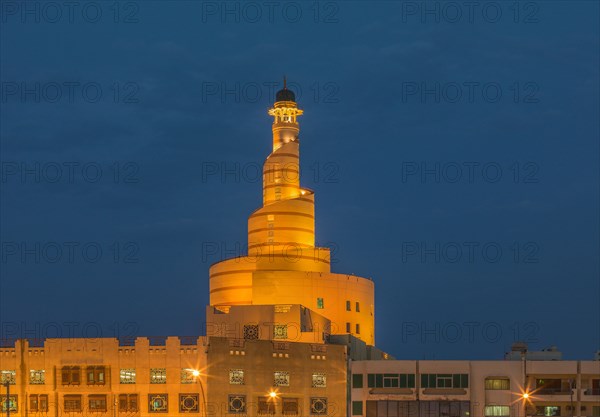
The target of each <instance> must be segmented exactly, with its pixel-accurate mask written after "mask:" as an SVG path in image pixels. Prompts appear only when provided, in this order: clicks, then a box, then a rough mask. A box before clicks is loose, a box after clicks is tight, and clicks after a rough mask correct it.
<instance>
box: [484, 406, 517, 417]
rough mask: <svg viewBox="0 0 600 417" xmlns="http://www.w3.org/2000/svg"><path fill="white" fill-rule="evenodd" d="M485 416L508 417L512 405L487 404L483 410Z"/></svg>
mask: <svg viewBox="0 0 600 417" xmlns="http://www.w3.org/2000/svg"><path fill="white" fill-rule="evenodd" d="M483 415H484V416H485V417H508V416H510V407H509V406H508V405H486V406H485V409H484V411H483Z"/></svg>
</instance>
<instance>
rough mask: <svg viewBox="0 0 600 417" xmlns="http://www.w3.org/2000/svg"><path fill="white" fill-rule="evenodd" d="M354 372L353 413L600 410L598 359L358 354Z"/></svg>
mask: <svg viewBox="0 0 600 417" xmlns="http://www.w3.org/2000/svg"><path fill="white" fill-rule="evenodd" d="M351 374H352V376H351V390H350V391H351V394H350V397H351V398H350V402H351V404H350V407H349V408H350V415H351V416H363V417H469V416H472V417H481V416H483V417H518V416H545V417H558V416H564V417H567V416H569V417H571V416H596V417H597V416H600V361H561V360H527V359H525V358H523V360H498V361H397V360H388V361H354V362H352V364H351Z"/></svg>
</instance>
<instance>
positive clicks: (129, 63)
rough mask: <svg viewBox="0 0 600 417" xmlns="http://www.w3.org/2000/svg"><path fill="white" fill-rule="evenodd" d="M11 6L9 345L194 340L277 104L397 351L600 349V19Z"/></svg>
mask: <svg viewBox="0 0 600 417" xmlns="http://www.w3.org/2000/svg"><path fill="white" fill-rule="evenodd" d="M67 3H68V2H60V1H59V2H50V3H48V2H44V1H41V2H38V1H30V2H28V4H27V5H25V4H24V3H23V2H20V1H19V2H16V1H5V0H2V2H1V3H0V5H1V9H0V13H1V14H0V19H1V20H0V24H1V29H0V30H1V32H0V34H1V43H0V45H1V55H0V70H1V74H0V78H1V82H2V84H1V86H2V90H1V97H0V99H1V100H0V105H1V106H2V109H1V118H0V122H1V126H0V133H1V158H0V159H1V161H2V171H1V174H2V182H1V187H2V191H1V201H0V205H1V241H2V259H1V262H0V269H1V283H0V289H1V294H0V322H1V324H2V327H1V331H2V336H1V337H3V338H10V337H15V336H21V337H52V336H56V335H62V336H68V335H69V334H73V335H75V336H82V335H83V336H95V335H99V334H101V335H102V336H107V337H109V336H114V335H116V334H119V335H197V334H200V333H201V332H202V322H203V319H204V315H205V313H204V308H205V305H206V304H207V303H208V282H207V281H208V267H209V265H210V264H211V263H213V262H215V261H217V260H219V259H221V258H222V257H224V256H229V255H228V254H230V253H236V252H239V250H238V249H239V248H240V246H242V245H243V244H244V243H245V241H246V220H247V216H248V215H249V214H250V213H251V212H252V211H253V210H254V209H256V208H257V207H259V206H260V204H261V180H260V178H257V177H256V169H257V167H259V166H260V165H261V164H262V162H263V160H264V158H265V157H266V156H267V155H268V154H269V152H270V146H271V131H270V125H271V120H270V117H269V116H268V115H267V114H266V110H267V108H268V107H269V106H270V104H271V102H272V95H273V89H278V88H280V87H281V78H282V75H283V74H287V76H288V80H289V81H290V83H291V88H292V89H295V90H296V91H297V96H298V100H297V101H298V103H299V105H300V107H301V108H303V109H304V110H305V115H304V116H303V117H302V118H301V144H302V145H301V164H302V175H303V177H302V182H303V184H304V185H305V186H307V187H309V188H312V189H314V190H315V191H316V201H317V206H316V215H317V218H316V227H317V240H318V242H319V244H321V245H326V246H331V247H333V248H334V260H335V263H334V265H333V270H334V272H341V273H349V274H351V273H353V274H356V275H361V276H366V277H372V279H373V280H374V281H375V284H376V325H377V330H376V339H377V345H378V346H379V347H381V348H382V349H384V350H386V351H388V352H390V353H392V354H393V355H395V356H396V357H398V358H413V359H423V358H430V359H431V358H436V359H463V358H472V359H483V358H489V359H495V358H501V357H502V355H503V353H504V352H505V351H506V350H507V349H508V348H509V346H510V344H511V343H512V342H513V341H514V340H517V339H524V340H526V341H528V342H529V343H530V345H531V346H532V347H533V348H544V347H548V346H550V345H557V346H558V347H559V349H561V350H562V351H563V352H564V354H565V357H566V358H581V359H591V358H592V355H593V353H594V352H595V351H596V350H597V349H599V348H600V342H599V338H600V335H599V328H600V310H599V299H600V284H599V273H600V271H599V253H600V250H599V238H598V237H599V198H598V197H599V146H598V143H599V142H598V139H599V121H598V114H599V100H598V98H599V94H598V93H599V85H598V80H599V77H598V69H599V52H598V51H599V45H598V43H599V42H598V40H599V23H598V22H599V21H600V19H599V5H598V2H595V1H570V2H567V1H533V2H518V3H513V2H508V1H481V2H436V1H430V2H427V3H426V4H425V3H424V2H420V1H418V2H411V1H339V2H338V1H331V2H327V1H322V2H320V3H314V2H312V1H299V2H293V1H290V2H287V1H283V2H280V1H274V2H236V1H230V2H211V1H207V2H204V1H166V0H165V1H132V2H126V1H121V2H116V3H114V2H112V1H111V2H109V1H83V2H75V3H74V5H72V6H69V5H68V4H67Z"/></svg>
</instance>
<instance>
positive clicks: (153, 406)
mask: <svg viewBox="0 0 600 417" xmlns="http://www.w3.org/2000/svg"><path fill="white" fill-rule="evenodd" d="M148 411H149V412H151V413H166V412H167V411H169V394H148Z"/></svg>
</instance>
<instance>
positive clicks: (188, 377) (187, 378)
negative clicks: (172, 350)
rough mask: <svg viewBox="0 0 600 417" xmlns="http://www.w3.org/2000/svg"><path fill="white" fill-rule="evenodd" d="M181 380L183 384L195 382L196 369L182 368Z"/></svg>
mask: <svg viewBox="0 0 600 417" xmlns="http://www.w3.org/2000/svg"><path fill="white" fill-rule="evenodd" d="M179 382H180V383H182V384H193V383H194V382H196V377H195V376H194V371H193V370H190V369H187V368H184V369H182V370H181V377H180V381H179Z"/></svg>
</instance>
